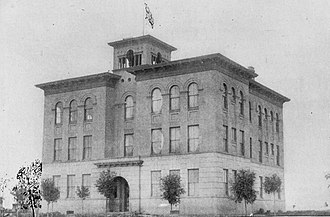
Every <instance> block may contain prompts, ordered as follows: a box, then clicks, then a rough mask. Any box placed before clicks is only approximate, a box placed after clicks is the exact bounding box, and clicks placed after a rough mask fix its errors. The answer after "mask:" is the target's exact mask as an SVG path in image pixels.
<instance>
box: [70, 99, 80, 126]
mask: <svg viewBox="0 0 330 217" xmlns="http://www.w3.org/2000/svg"><path fill="white" fill-rule="evenodd" d="M77 113H78V110H77V101H76V100H72V101H71V102H70V112H69V123H70V124H73V123H77Z"/></svg>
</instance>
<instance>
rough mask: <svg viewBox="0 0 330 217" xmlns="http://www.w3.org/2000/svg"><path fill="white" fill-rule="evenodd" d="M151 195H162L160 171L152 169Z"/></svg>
mask: <svg viewBox="0 0 330 217" xmlns="http://www.w3.org/2000/svg"><path fill="white" fill-rule="evenodd" d="M151 196H152V197H160V171H151Z"/></svg>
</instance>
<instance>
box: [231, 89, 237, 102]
mask: <svg viewBox="0 0 330 217" xmlns="http://www.w3.org/2000/svg"><path fill="white" fill-rule="evenodd" d="M231 93H232V97H233V98H232V101H233V102H236V92H235V88H233V87H232V88H231Z"/></svg>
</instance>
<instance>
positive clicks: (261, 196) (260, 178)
mask: <svg viewBox="0 0 330 217" xmlns="http://www.w3.org/2000/svg"><path fill="white" fill-rule="evenodd" d="M259 180H260V190H259V196H260V198H263V192H264V189H263V178H262V176H259Z"/></svg>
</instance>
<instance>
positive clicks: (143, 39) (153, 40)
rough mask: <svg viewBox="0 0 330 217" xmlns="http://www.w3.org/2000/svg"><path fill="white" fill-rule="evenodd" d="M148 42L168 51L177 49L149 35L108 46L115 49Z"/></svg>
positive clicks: (123, 40)
mask: <svg viewBox="0 0 330 217" xmlns="http://www.w3.org/2000/svg"><path fill="white" fill-rule="evenodd" d="M146 41H149V42H151V43H155V44H157V45H159V46H161V47H163V48H165V49H167V50H169V51H176V50H177V49H176V48H175V47H173V46H171V45H169V44H167V43H165V42H163V41H161V40H159V39H157V38H155V37H153V36H151V35H143V36H139V37H134V38H124V39H122V40H119V41H114V42H109V43H108V45H110V46H112V47H114V48H116V47H120V46H125V45H127V44H130V45H131V44H132V43H139V42H146Z"/></svg>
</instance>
